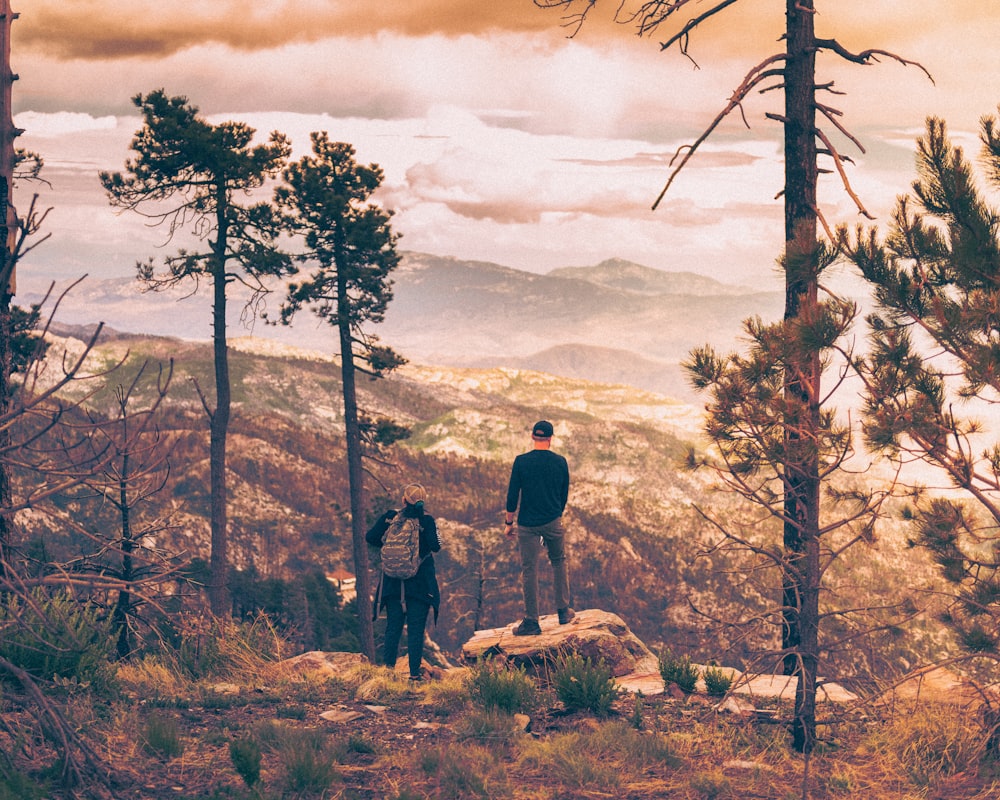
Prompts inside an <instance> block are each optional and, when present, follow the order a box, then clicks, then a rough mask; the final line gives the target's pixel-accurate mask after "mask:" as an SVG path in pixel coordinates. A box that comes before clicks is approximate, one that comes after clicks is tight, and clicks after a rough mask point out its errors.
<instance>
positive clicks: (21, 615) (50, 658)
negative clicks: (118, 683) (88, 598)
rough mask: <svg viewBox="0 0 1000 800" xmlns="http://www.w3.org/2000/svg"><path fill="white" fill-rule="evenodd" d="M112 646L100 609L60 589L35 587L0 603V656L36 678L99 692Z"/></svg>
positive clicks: (108, 676) (108, 674)
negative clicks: (48, 590) (51, 590)
mask: <svg viewBox="0 0 1000 800" xmlns="http://www.w3.org/2000/svg"><path fill="white" fill-rule="evenodd" d="M113 651H114V644H113V642H112V638H111V633H110V625H109V623H108V620H107V619H104V618H102V617H101V613H100V611H99V610H98V609H97V608H96V607H94V606H92V605H89V604H88V603H85V602H83V601H80V600H77V599H75V598H74V597H72V596H71V595H70V594H69V593H67V592H64V591H59V592H56V593H54V594H52V595H49V594H47V593H46V592H44V591H43V590H41V589H35V590H34V591H32V593H31V594H30V596H29V597H26V598H19V597H17V596H16V595H14V596H11V597H10V598H9V600H8V601H7V602H6V605H0V656H3V657H4V658H6V659H7V660H8V661H10V662H11V663H12V664H15V665H16V666H18V667H20V668H21V669H23V670H24V671H25V672H27V673H28V674H29V675H31V676H33V677H35V678H38V679H40V680H46V681H47V680H52V679H53V678H57V679H63V680H73V681H76V682H78V683H80V684H86V685H90V686H92V687H93V688H94V689H96V690H99V691H103V690H104V689H106V688H107V687H108V686H109V684H110V683H111V676H112V669H111V665H110V662H109V656H110V654H111V653H112V652H113Z"/></svg>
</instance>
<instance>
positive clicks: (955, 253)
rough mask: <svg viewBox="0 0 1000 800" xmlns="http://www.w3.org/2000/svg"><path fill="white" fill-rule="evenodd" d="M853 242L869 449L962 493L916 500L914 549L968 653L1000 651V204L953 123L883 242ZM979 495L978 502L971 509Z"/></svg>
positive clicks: (926, 139)
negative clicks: (864, 287) (995, 430)
mask: <svg viewBox="0 0 1000 800" xmlns="http://www.w3.org/2000/svg"><path fill="white" fill-rule="evenodd" d="M980 145H981V162H982V166H983V168H984V170H983V171H984V173H985V177H986V180H987V183H988V185H989V186H990V188H992V189H993V190H1000V130H998V122H997V118H996V117H992V116H985V117H983V119H982V121H981V126H980ZM842 237H843V240H844V243H845V244H844V246H845V248H847V249H849V250H850V252H851V254H852V257H853V260H854V262H855V263H856V264H857V266H858V267H859V268H860V270H861V272H862V274H863V275H864V277H865V279H866V280H867V281H868V282H869V283H870V285H871V286H872V287H873V290H874V294H875V298H876V301H877V308H876V310H875V312H874V313H872V314H871V315H870V317H869V320H868V322H869V330H870V334H869V338H870V348H871V349H870V354H869V356H868V358H867V359H866V361H865V362H864V376H865V379H866V395H865V409H864V411H865V418H864V421H865V426H864V432H865V436H866V439H867V442H868V445H869V446H870V447H872V448H875V449H877V450H879V451H882V452H883V453H886V454H888V455H889V456H890V457H892V458H895V459H897V460H898V461H900V462H906V461H912V460H914V459H920V460H922V461H924V462H926V463H929V464H931V465H933V466H935V467H937V468H939V469H940V470H942V471H943V472H944V473H945V474H946V475H947V477H948V478H949V479H950V481H951V483H952V484H953V485H954V486H956V487H958V488H960V489H961V490H963V491H964V493H965V498H964V499H962V500H960V499H957V498H955V497H942V496H936V497H931V496H928V495H927V494H925V493H923V492H919V491H918V492H917V493H916V498H917V500H916V504H915V509H913V512H912V513H913V514H914V519H915V523H916V535H915V537H914V541H915V543H916V544H919V545H922V546H925V547H927V548H929V549H930V551H931V552H932V553H933V554H934V557H935V558H936V560H937V562H938V563H939V564H940V566H941V570H942V573H943V575H944V577H945V578H946V579H947V580H948V581H950V582H951V583H952V584H953V585H954V586H955V587H956V593H955V597H956V602H955V603H954V605H953V608H952V613H951V619H952V621H953V622H954V624H955V628H956V630H957V632H958V635H959V641H960V642H961V644H962V646H963V647H964V649H965V650H966V652H967V653H989V654H993V655H994V656H995V655H996V654H997V652H998V648H1000V536H998V535H997V533H996V531H997V525H998V524H1000V444H998V443H997V442H996V441H992V442H991V441H989V439H990V437H989V436H988V435H987V431H986V430H985V429H984V428H983V427H982V424H981V423H980V422H979V421H977V417H978V416H981V415H984V414H989V413H990V410H991V409H992V408H996V405H997V403H998V402H1000V209H997V208H996V207H995V206H992V205H991V204H990V203H989V201H988V199H987V197H986V195H985V194H984V192H983V191H982V190H981V189H980V188H979V183H978V181H977V171H976V169H975V167H974V163H973V162H972V161H970V160H969V158H967V157H966V155H965V153H964V152H963V149H962V148H961V147H959V146H957V145H955V144H954V143H953V142H952V141H951V139H950V137H949V135H948V130H947V126H946V124H945V122H944V121H943V120H941V119H938V118H930V119H928V120H927V125H926V130H925V132H924V134H923V136H921V137H920V139H919V140H918V143H917V180H916V181H915V182H914V183H913V187H912V193H911V194H910V195H909V196H906V197H902V198H900V199H899V201H898V203H897V206H896V209H895V212H894V214H893V216H892V220H891V224H890V228H889V231H888V233H887V235H886V237H885V239H880V238H879V234H878V231H877V230H874V229H870V230H867V231H862V230H859V231H858V232H857V236H856V239H855V240H854V241H853V242H851V243H850V244H848V243H847V238H848V237H847V234H846V232H842ZM970 501H971V502H970Z"/></svg>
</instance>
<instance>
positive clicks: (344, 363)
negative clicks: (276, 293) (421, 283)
mask: <svg viewBox="0 0 1000 800" xmlns="http://www.w3.org/2000/svg"><path fill="white" fill-rule="evenodd" d="M340 348H341V350H340V352H341V356H340V370H341V376H342V379H343V384H344V432H345V436H346V439H347V478H348V482H349V484H350V492H351V543H352V545H353V551H354V574H355V580H356V584H355V585H356V586H357V590H358V633H359V635H360V637H361V652H362V653H364V654H365V656H367V657H368V660H369V661H371V662H372V663H373V664H374V663H375V632H374V625H373V624H372V614H371V607H370V603H371V599H372V592H371V581H370V580H369V575H368V546H367V544H366V543H365V502H364V497H365V495H364V468H363V466H362V463H361V427H360V425H359V424H358V398H357V389H356V386H355V369H354V357H353V354H352V351H351V332H350V324H349V323H348V322H347V321H346V320H344V319H343V318H342V319H341V322H340Z"/></svg>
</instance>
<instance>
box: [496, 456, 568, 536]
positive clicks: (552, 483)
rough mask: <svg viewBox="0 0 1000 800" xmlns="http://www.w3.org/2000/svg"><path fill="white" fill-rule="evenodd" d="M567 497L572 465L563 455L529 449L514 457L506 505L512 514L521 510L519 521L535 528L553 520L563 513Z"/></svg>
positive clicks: (522, 524) (523, 524)
mask: <svg viewBox="0 0 1000 800" xmlns="http://www.w3.org/2000/svg"><path fill="white" fill-rule="evenodd" d="M518 497H520V508H519V504H518ZM568 499H569V466H568V465H567V463H566V459H565V458H563V457H562V456H561V455H559V454H558V453H553V452H552V451H551V450H529V451H528V452H527V453H521V455H519V456H518V457H517V458H515V459H514V466H513V467H512V468H511V471H510V484H509V485H508V486H507V506H506V507H507V513H509V514H513V513H514V512H515V511H518V515H517V524H518V525H521V526H523V527H526V528H534V527H537V526H539V525H546V524H548V523H549V522H552V520H554V519H557V518H558V517H561V516H562V513H563V511H564V510H565V508H566V501H567V500H568Z"/></svg>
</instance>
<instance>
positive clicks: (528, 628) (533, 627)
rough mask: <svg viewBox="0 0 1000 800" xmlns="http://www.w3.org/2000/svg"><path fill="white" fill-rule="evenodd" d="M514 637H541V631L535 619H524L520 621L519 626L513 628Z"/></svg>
mask: <svg viewBox="0 0 1000 800" xmlns="http://www.w3.org/2000/svg"><path fill="white" fill-rule="evenodd" d="M514 635H515V636H541V635H542V629H541V628H540V627H539V625H538V620H537V619H528V618H527V617H525V618H524V619H523V620H521V624H520V625H518V626H517V627H516V628H514Z"/></svg>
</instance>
